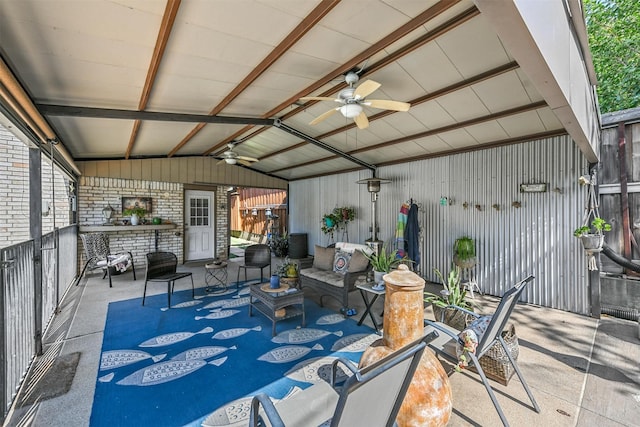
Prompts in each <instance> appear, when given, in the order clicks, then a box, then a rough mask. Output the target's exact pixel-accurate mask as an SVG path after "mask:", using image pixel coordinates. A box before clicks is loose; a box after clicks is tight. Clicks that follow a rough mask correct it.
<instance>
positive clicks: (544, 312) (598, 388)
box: [5, 258, 640, 427]
mask: <svg viewBox="0 0 640 427" xmlns="http://www.w3.org/2000/svg"><path fill="white" fill-rule="evenodd" d="M279 261H280V260H278V259H274V260H273V264H274V265H275V264H277V263H278V262H279ZM240 262H242V258H235V259H232V260H231V261H230V262H229V271H228V273H229V282H233V281H235V278H236V273H237V268H238V267H237V265H238V263H240ZM203 265H204V263H203V262H201V263H191V264H188V265H184V266H180V269H185V270H190V271H192V272H193V274H194V281H195V283H196V294H197V293H198V291H200V292H202V287H203V286H204V283H205V282H204V268H203ZM137 273H138V280H137V281H133V277H132V275H131V274H130V273H127V274H124V275H121V276H116V277H114V280H113V288H109V286H108V282H107V281H106V280H102V279H101V274H99V273H98V272H96V273H95V274H89V275H87V277H86V278H85V279H83V280H82V281H81V282H80V284H79V286H75V287H73V288H72V289H70V291H69V292H68V294H67V296H66V298H65V300H64V301H63V304H61V312H60V314H59V315H58V317H57V318H56V319H55V320H54V321H53V322H52V325H51V327H50V328H49V330H48V331H47V336H46V339H45V350H46V352H45V354H44V356H43V357H41V358H39V359H40V360H39V361H37V362H36V363H38V364H39V365H42V364H43V363H41V362H42V361H45V360H53V359H55V358H56V357H58V356H59V355H68V354H71V353H74V352H80V353H81V357H80V361H79V364H78V367H77V370H76V373H75V376H74V378H73V382H72V383H71V386H70V389H69V390H68V392H66V393H65V394H62V395H60V396H57V397H53V398H49V399H47V400H41V401H37V402H36V403H35V404H32V405H25V406H23V407H21V408H18V409H16V410H15V411H14V412H13V413H11V414H10V415H9V417H8V418H7V420H6V422H5V425H6V426H30V425H33V426H88V425H89V419H90V415H91V405H92V403H93V393H94V388H95V382H96V378H97V370H98V364H99V360H100V349H101V346H102V335H103V331H104V325H105V319H106V314H107V307H108V303H109V302H111V301H118V300H126V299H130V298H139V297H141V296H142V288H143V284H144V267H143V266H139V267H138V269H137ZM249 278H250V279H251V278H257V272H256V271H253V270H250V277H249ZM189 286H190V283H189V280H182V281H179V282H178V283H177V284H176V288H177V289H180V290H181V289H187V288H188V287H189ZM148 292H150V293H151V294H156V293H163V292H166V287H165V286H164V285H160V284H156V286H150V289H149V290H148ZM305 296H306V297H308V298H311V299H313V300H316V301H318V295H316V294H313V293H312V291H309V290H307V291H305ZM476 301H477V302H478V303H479V305H480V307H481V309H480V310H479V311H480V312H483V313H491V312H492V311H493V309H494V308H495V306H496V303H497V299H496V298H493V297H484V296H476ZM351 303H352V305H353V306H354V307H355V308H356V309H357V310H358V314H357V315H356V316H355V317H354V319H355V320H358V319H359V318H360V315H361V313H363V312H364V304H363V302H362V298H361V297H360V295H359V294H358V292H354V293H353V294H352V296H351ZM330 304H333V302H330ZM331 307H332V308H335V309H337V307H338V305H337V303H336V305H335V306H331ZM381 311H382V303H381V302H380V301H379V302H376V307H375V309H374V312H375V313H376V314H379V313H380V312H381ZM425 316H426V317H427V318H430V319H433V314H432V312H431V309H430V308H428V309H426V310H425ZM512 321H513V323H514V324H515V327H516V331H517V335H518V339H519V348H520V355H519V358H518V363H519V365H520V367H521V369H522V371H523V374H524V376H525V379H526V380H527V382H528V383H529V386H530V387H531V389H532V391H533V394H534V396H535V398H536V400H537V401H538V404H539V405H540V408H541V412H540V413H536V412H534V411H533V410H532V409H531V406H530V403H529V401H528V398H527V396H526V393H525V391H524V389H523V388H522V386H521V384H520V383H519V381H518V379H517V377H516V376H514V377H513V378H512V379H511V381H510V383H509V385H508V386H502V385H500V384H498V383H496V382H493V381H492V385H493V387H494V390H495V391H496V395H497V397H498V400H499V402H500V404H501V406H502V408H503V410H504V412H505V415H506V417H507V419H508V420H509V422H510V423H511V425H512V426H533V425H536V426H541V427H542V426H545V427H546V426H599V427H606V426H637V425H638V424H639V420H640V368H639V363H640V362H639V361H640V345H639V344H640V339H639V336H638V334H639V330H638V324H637V323H635V322H631V321H627V320H621V319H616V318H609V317H605V318H602V319H599V320H598V319H592V318H589V317H584V316H580V315H576V314H572V313H567V312H563V311H559V310H553V309H548V308H543V307H537V306H532V305H527V304H519V305H518V306H517V307H516V309H515V310H514V313H513V315H512ZM365 324H368V325H370V326H371V321H370V319H369V318H368V317H367V318H366V319H365ZM450 380H451V385H452V389H453V399H454V409H453V414H452V416H451V420H450V422H449V425H450V426H469V425H474V426H498V425H500V419H499V417H498V415H497V413H496V411H495V409H494V407H493V405H492V403H491V400H490V399H489V396H488V394H487V392H486V390H485V389H484V387H483V385H482V383H481V382H480V381H479V378H478V376H477V375H476V374H473V373H468V372H464V373H460V374H454V375H453V376H451V377H450ZM27 385H28V386H29V387H30V386H31V384H27ZM29 387H26V388H29ZM138 427H139V426H138Z"/></svg>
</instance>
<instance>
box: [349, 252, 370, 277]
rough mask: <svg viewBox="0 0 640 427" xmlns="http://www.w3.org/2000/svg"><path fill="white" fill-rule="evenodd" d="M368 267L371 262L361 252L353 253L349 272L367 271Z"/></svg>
mask: <svg viewBox="0 0 640 427" xmlns="http://www.w3.org/2000/svg"><path fill="white" fill-rule="evenodd" d="M368 265H369V260H368V259H367V257H366V256H364V255H363V254H362V252H361V251H360V250H356V251H354V252H353V255H351V260H349V271H351V272H358V271H365V270H366V269H367V266H368Z"/></svg>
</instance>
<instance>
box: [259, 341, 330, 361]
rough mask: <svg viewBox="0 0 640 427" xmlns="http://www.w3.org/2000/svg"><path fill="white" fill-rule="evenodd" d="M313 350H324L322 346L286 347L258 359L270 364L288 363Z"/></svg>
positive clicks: (276, 349) (275, 349) (269, 352)
mask: <svg viewBox="0 0 640 427" xmlns="http://www.w3.org/2000/svg"><path fill="white" fill-rule="evenodd" d="M311 350H324V347H322V346H321V345H320V344H316V345H314V346H313V347H304V346H301V345H285V346H284V347H278V348H274V349H273V350H271V351H268V352H266V353H265V354H263V355H262V356H260V357H258V360H262V361H263V362H269V363H287V362H292V361H294V360H298V359H300V358H301V357H304V356H305V355H306V354H307V353H309V352H310V351H311Z"/></svg>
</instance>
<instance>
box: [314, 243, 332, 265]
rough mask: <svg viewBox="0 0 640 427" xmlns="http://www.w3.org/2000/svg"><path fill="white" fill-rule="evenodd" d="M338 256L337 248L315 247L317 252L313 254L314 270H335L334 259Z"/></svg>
mask: <svg viewBox="0 0 640 427" xmlns="http://www.w3.org/2000/svg"><path fill="white" fill-rule="evenodd" d="M335 255H336V248H324V247H322V246H318V245H315V252H314V254H313V268H318V269H320V270H329V271H332V270H333V258H334V257H335Z"/></svg>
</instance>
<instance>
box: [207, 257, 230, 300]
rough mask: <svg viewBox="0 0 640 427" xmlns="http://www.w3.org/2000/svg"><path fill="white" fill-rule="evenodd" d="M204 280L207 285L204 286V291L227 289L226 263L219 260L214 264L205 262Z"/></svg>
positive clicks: (215, 291) (213, 291)
mask: <svg viewBox="0 0 640 427" xmlns="http://www.w3.org/2000/svg"><path fill="white" fill-rule="evenodd" d="M204 268H205V275H204V281H205V283H206V284H207V286H206V287H205V288H204V291H205V292H210V293H218V292H224V291H226V290H227V263H226V262H221V263H220V264H216V263H215V262H210V263H208V264H205V266H204Z"/></svg>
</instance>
